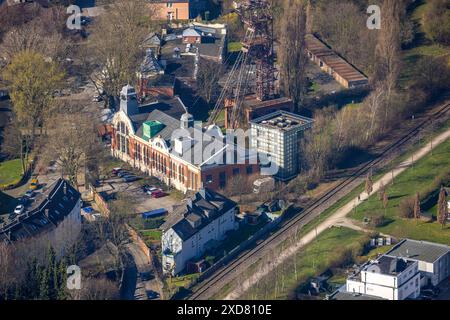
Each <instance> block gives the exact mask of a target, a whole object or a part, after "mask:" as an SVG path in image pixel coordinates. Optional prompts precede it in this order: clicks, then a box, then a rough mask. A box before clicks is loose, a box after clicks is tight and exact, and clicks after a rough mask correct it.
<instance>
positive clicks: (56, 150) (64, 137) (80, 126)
mask: <svg viewBox="0 0 450 320" xmlns="http://www.w3.org/2000/svg"><path fill="white" fill-rule="evenodd" d="M46 142H47V143H46V144H45V147H46V151H47V152H45V154H46V155H47V157H53V159H45V160H48V161H50V160H55V158H54V157H56V158H57V160H59V162H60V163H61V170H62V172H61V174H62V175H64V176H67V177H68V179H69V181H70V182H71V184H72V185H74V186H77V185H78V174H79V172H80V169H81V168H82V166H84V165H86V164H87V160H88V158H90V157H94V156H95V155H96V154H97V153H98V152H99V150H100V149H101V146H100V144H99V139H98V136H97V134H96V131H95V125H94V122H93V121H92V118H91V117H90V116H89V115H87V114H85V113H82V112H79V113H65V114H57V115H55V116H54V117H53V119H52V121H51V126H50V128H49V130H48V137H47V141H46Z"/></svg>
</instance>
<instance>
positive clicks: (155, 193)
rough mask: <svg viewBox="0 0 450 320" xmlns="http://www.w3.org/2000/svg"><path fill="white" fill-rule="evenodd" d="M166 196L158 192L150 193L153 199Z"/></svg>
mask: <svg viewBox="0 0 450 320" xmlns="http://www.w3.org/2000/svg"><path fill="white" fill-rule="evenodd" d="M165 196H167V193H165V192H164V191H161V190H158V191H155V192H153V193H152V197H153V198H163V197H165Z"/></svg>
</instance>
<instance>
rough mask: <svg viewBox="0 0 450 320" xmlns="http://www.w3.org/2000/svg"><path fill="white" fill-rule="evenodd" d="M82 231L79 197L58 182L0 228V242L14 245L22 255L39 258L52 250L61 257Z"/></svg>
mask: <svg viewBox="0 0 450 320" xmlns="http://www.w3.org/2000/svg"><path fill="white" fill-rule="evenodd" d="M80 230H81V195H80V193H79V192H78V191H77V190H76V189H74V188H73V187H72V186H71V185H70V184H69V182H68V181H66V180H64V179H59V180H57V181H56V182H55V183H53V184H52V185H50V186H49V187H48V188H47V190H45V191H44V192H42V193H39V194H37V195H36V197H35V200H34V201H33V203H32V204H31V206H30V207H28V208H27V209H26V210H25V211H24V213H23V214H21V215H19V216H17V217H16V218H15V219H13V220H12V221H9V222H7V223H5V224H3V225H2V226H1V227H0V242H6V243H9V244H12V243H14V244H15V245H16V250H22V251H23V255H24V256H26V255H29V254H32V255H34V256H35V257H40V256H43V255H44V254H45V252H46V251H47V250H48V248H49V246H52V247H53V249H54V250H55V252H56V254H57V256H59V257H60V256H62V255H64V254H65V253H66V252H67V251H66V250H67V248H69V247H70V246H72V245H73V244H74V243H75V241H76V239H77V237H78V234H79V233H80Z"/></svg>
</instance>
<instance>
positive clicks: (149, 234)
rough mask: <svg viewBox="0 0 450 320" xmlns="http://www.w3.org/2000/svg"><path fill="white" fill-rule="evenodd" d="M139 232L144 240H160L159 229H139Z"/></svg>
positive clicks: (160, 232) (160, 233)
mask: <svg viewBox="0 0 450 320" xmlns="http://www.w3.org/2000/svg"><path fill="white" fill-rule="evenodd" d="M140 233H141V234H142V236H143V237H144V238H145V240H146V241H147V240H148V241H161V236H162V231H160V230H141V231H140Z"/></svg>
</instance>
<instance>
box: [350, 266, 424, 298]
mask: <svg viewBox="0 0 450 320" xmlns="http://www.w3.org/2000/svg"><path fill="white" fill-rule="evenodd" d="M346 291H347V292H349V293H359V294H365V295H371V296H376V297H380V298H383V299H387V300H404V299H406V298H417V297H418V296H419V295H420V273H419V270H418V263H417V262H412V261H410V262H408V264H407V267H406V268H405V269H404V270H403V271H402V272H400V273H397V274H393V273H390V274H388V273H383V272H381V270H380V268H379V267H378V265H377V263H376V262H374V263H371V264H369V265H367V266H364V267H363V268H362V269H361V270H360V272H359V273H358V274H357V275H355V276H352V277H350V278H348V279H347V284H346Z"/></svg>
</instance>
